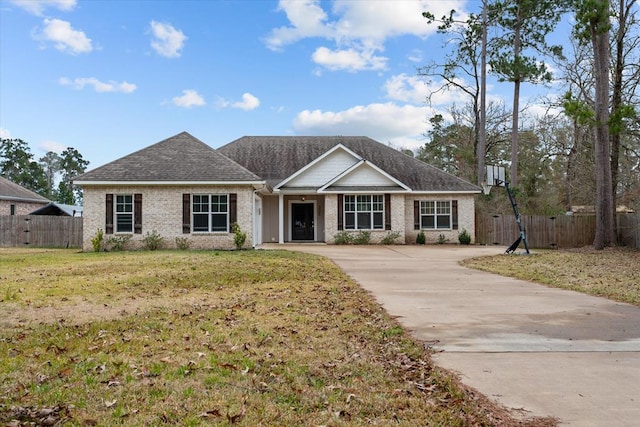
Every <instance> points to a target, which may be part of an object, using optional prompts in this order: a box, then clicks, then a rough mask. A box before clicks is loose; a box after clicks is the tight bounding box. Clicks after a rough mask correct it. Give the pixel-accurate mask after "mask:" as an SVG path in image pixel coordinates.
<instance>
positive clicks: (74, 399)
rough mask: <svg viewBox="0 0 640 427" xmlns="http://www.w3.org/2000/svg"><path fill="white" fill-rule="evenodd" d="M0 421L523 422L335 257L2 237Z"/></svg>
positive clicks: (193, 423)
mask: <svg viewBox="0 0 640 427" xmlns="http://www.w3.org/2000/svg"><path fill="white" fill-rule="evenodd" d="M0 257H1V259H2V262H0V296H2V298H3V299H2V301H1V302H0V311H2V312H3V313H4V316H3V318H2V319H0V323H1V326H2V328H0V378H1V380H0V423H1V424H6V423H9V422H11V420H13V419H19V420H21V421H22V422H25V423H28V422H35V423H37V422H43V417H42V414H43V410H46V411H48V412H50V413H51V414H50V415H48V416H49V417H53V420H54V421H58V422H59V423H61V424H64V425H106V426H110V425H114V426H117V425H160V424H173V425H191V426H200V425H231V424H236V425H245V426H256V425H331V426H340V425H350V426H351V425H372V424H373V425H401V426H413V425H443V426H444V425H446V426H466V425H507V426H508V425H552V422H551V421H549V420H533V421H528V422H523V423H520V422H519V421H516V420H514V419H512V418H510V416H509V415H508V414H507V412H506V411H505V410H504V409H503V408H500V407H498V406H495V405H494V404H492V403H491V402H489V401H488V400H487V399H486V398H484V397H483V396H481V395H479V394H477V393H475V392H474V391H472V390H468V389H466V388H465V387H463V386H462V385H461V384H460V383H459V382H458V380H457V379H456V378H455V377H454V376H453V375H451V374H450V373H448V372H445V371H442V370H440V369H438V368H437V367H435V366H434V365H433V364H432V362H431V359H430V357H429V354H428V353H427V352H426V351H425V350H424V348H423V346H422V344H421V343H419V342H416V341H414V340H413V339H411V337H410V336H409V335H408V334H407V333H406V332H405V331H404V330H403V329H402V328H401V327H400V326H399V325H398V324H397V323H396V322H395V321H393V320H392V319H390V318H389V316H388V315H387V314H386V313H385V312H384V311H383V310H382V309H381V308H380V307H379V306H378V305H377V304H376V303H375V302H374V301H373V300H372V298H371V297H370V296H369V295H368V294H367V293H366V292H365V291H363V290H362V289H361V288H360V287H359V286H357V285H356V284H355V283H354V282H353V281H351V280H350V279H349V278H348V277H347V276H346V275H344V274H343V273H342V272H341V271H340V270H339V269H338V268H337V267H336V266H335V265H334V264H333V263H331V262H329V261H328V260H326V259H324V258H320V257H316V256H312V255H307V254H302V253H294V252H285V251H236V252H207V251H153V252H119V253H77V252H75V251H69V250H6V249H0Z"/></svg>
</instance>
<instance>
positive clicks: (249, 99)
mask: <svg viewBox="0 0 640 427" xmlns="http://www.w3.org/2000/svg"><path fill="white" fill-rule="evenodd" d="M259 106H260V100H259V99H258V98H256V97H255V96H253V95H251V94H250V93H244V94H242V101H238V102H234V103H233V104H232V107H233V108H240V109H241V110H244V111H251V110H255V109H256V108H258V107H259Z"/></svg>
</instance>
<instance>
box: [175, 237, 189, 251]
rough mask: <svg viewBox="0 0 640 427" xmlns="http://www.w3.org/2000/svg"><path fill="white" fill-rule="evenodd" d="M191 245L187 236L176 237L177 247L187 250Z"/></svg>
mask: <svg viewBox="0 0 640 427" xmlns="http://www.w3.org/2000/svg"><path fill="white" fill-rule="evenodd" d="M189 246H191V242H189V239H187V238H186V237H176V248H178V249H180V250H181V251H186V250H187V249H189Z"/></svg>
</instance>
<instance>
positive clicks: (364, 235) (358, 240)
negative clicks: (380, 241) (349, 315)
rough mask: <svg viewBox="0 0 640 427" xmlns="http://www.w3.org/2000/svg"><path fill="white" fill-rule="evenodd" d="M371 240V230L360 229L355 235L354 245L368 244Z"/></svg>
mask: <svg viewBox="0 0 640 427" xmlns="http://www.w3.org/2000/svg"><path fill="white" fill-rule="evenodd" d="M370 241H371V232H370V231H366V230H360V231H358V234H356V235H355V236H354V237H353V244H354V245H368V244H369V242H370Z"/></svg>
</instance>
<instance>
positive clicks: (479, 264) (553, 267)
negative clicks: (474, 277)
mask: <svg viewBox="0 0 640 427" xmlns="http://www.w3.org/2000/svg"><path fill="white" fill-rule="evenodd" d="M463 265H465V266H467V267H472V268H476V269H478V270H483V271H488V272H491V273H497V274H501V275H503V276H510V277H515V278H518V279H524V280H530V281H533V282H537V283H541V284H544V285H548V286H554V287H558V288H563V289H569V290H573V291H578V292H583V293H586V294H590V295H596V296H602V297H606V298H609V299H612V300H615V301H620V302H626V303H629V304H634V305H637V306H640V251H638V250H633V249H627V248H615V249H607V250H603V251H596V250H593V249H590V248H583V249H574V250H557V251H553V250H538V249H536V250H534V251H532V255H526V256H525V255H522V256H520V255H518V256H515V255H496V256H491V257H479V258H473V259H468V260H465V261H463Z"/></svg>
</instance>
